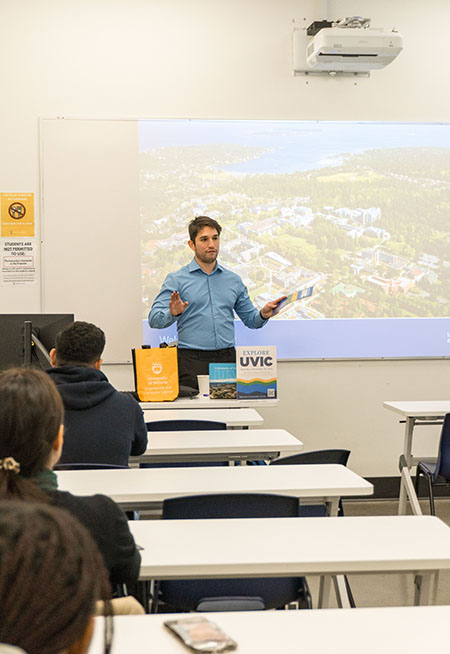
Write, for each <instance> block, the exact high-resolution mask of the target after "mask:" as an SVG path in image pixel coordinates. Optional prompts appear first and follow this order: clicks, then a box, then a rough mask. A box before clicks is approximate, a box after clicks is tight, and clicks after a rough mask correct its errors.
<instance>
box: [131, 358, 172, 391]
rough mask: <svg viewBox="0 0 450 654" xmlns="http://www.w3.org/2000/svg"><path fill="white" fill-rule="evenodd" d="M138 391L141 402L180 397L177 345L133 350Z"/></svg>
mask: <svg viewBox="0 0 450 654" xmlns="http://www.w3.org/2000/svg"><path fill="white" fill-rule="evenodd" d="M133 363H134V374H135V381H136V391H137V394H138V396H139V399H140V400H141V402H162V401H164V400H168V401H171V400H174V399H175V398H176V397H178V361H177V348H176V347H152V348H142V349H134V350H133Z"/></svg>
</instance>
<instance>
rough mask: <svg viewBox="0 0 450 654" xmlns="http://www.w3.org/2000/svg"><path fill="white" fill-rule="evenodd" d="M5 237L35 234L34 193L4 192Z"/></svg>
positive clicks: (3, 216) (3, 225)
mask: <svg viewBox="0 0 450 654" xmlns="http://www.w3.org/2000/svg"><path fill="white" fill-rule="evenodd" d="M1 198H2V199H1V205H2V229H1V235H2V236H4V237H14V236H34V193H2V194H1Z"/></svg>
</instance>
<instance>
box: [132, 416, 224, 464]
mask: <svg viewBox="0 0 450 654" xmlns="http://www.w3.org/2000/svg"><path fill="white" fill-rule="evenodd" d="M146 425H147V431H150V432H151V431H206V430H208V429H214V430H215V429H221V430H222V429H226V428H227V425H226V423H225V422H219V421H216V420H154V421H153V422H147V423H146ZM227 465H228V462H227V461H198V462H196V463H192V462H190V463H188V462H180V461H177V462H173V463H141V464H139V467H140V468H198V467H199V466H200V467H205V466H207V467H208V466H227Z"/></svg>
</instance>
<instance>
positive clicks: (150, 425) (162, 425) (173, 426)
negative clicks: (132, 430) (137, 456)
mask: <svg viewBox="0 0 450 654" xmlns="http://www.w3.org/2000/svg"><path fill="white" fill-rule="evenodd" d="M145 424H146V425H147V431H206V430H208V429H226V428H227V425H226V423H225V422H218V421H216V420H154V421H153V422H147V423H145Z"/></svg>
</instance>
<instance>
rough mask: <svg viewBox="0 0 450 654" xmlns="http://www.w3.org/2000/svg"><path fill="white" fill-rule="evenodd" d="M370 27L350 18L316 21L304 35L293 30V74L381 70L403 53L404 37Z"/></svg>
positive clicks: (391, 31) (395, 32)
mask: <svg viewBox="0 0 450 654" xmlns="http://www.w3.org/2000/svg"><path fill="white" fill-rule="evenodd" d="M355 21H356V22H355ZM369 25H370V19H361V18H360V17H352V18H346V19H343V20H341V21H338V22H329V21H325V20H323V21H315V22H314V23H312V24H311V25H310V26H309V27H308V29H307V30H306V33H305V30H294V71H295V72H303V73H307V72H308V71H311V72H332V73H333V72H334V73H340V72H341V73H368V72H369V71H371V70H377V69H380V68H384V67H385V66H387V65H388V64H390V63H391V62H392V61H393V60H394V59H395V58H396V57H397V56H398V55H399V54H400V52H401V51H402V49H403V37H402V35H401V34H399V32H397V31H395V30H387V29H384V28H376V27H369ZM305 44H306V60H305V54H304V52H305V50H304V48H305Z"/></svg>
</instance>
